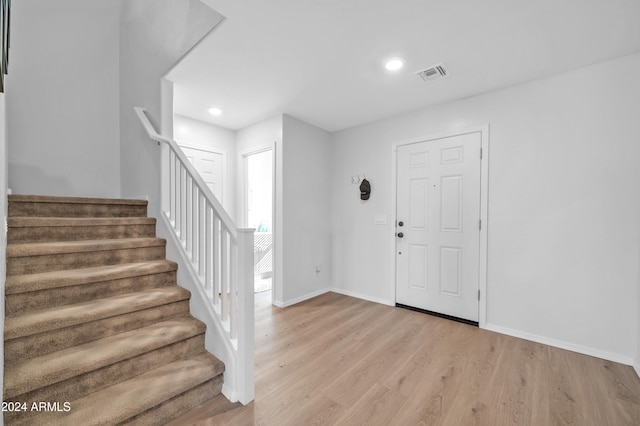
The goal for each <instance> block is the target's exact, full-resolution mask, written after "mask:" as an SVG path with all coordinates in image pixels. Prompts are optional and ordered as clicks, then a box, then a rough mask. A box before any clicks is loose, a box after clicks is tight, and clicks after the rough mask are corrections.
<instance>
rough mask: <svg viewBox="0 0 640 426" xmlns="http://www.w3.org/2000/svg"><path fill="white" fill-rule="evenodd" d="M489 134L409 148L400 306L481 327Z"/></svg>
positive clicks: (401, 152)
mask: <svg viewBox="0 0 640 426" xmlns="http://www.w3.org/2000/svg"><path fill="white" fill-rule="evenodd" d="M480 150H481V133H480V132H475V133H469V134H464V135H457V136H452V137H446V138H442V139H436V140H429V141H424V142H418V143H413V144H409V145H401V146H399V147H398V151H397V180H396V196H397V200H396V203H397V204H396V205H397V212H396V217H397V223H396V301H397V303H400V304H403V305H407V306H412V307H416V308H420V309H424V310H428V311H433V312H438V313H441V314H446V315H450V316H454V317H458V318H463V319H466V320H470V321H476V322H477V321H478V288H479V265H480V165H481V161H480V155H481V152H480Z"/></svg>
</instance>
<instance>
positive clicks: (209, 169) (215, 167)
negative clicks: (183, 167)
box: [180, 146, 223, 203]
mask: <svg viewBox="0 0 640 426" xmlns="http://www.w3.org/2000/svg"><path fill="white" fill-rule="evenodd" d="M180 148H182V151H183V152H184V155H186V156H187V158H188V159H189V161H190V162H191V164H193V166H194V167H195V168H196V170H197V171H198V173H200V176H202V180H204V183H206V184H207V186H208V187H209V189H211V192H213V195H215V196H216V198H217V199H218V201H220V203H223V201H222V195H223V194H222V154H220V153H217V152H211V151H205V150H202V149H197V148H189V147H185V146H181V147H180Z"/></svg>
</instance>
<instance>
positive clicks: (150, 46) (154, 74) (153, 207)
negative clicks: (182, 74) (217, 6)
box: [120, 0, 222, 217]
mask: <svg viewBox="0 0 640 426" xmlns="http://www.w3.org/2000/svg"><path fill="white" fill-rule="evenodd" d="M221 20H222V17H221V16H220V15H219V14H217V13H216V12H215V11H213V10H212V9H210V8H209V7H207V6H205V5H203V4H202V3H201V2H200V1H199V0H189V1H184V0H136V1H135V2H129V1H125V2H123V4H122V8H121V16H120V144H121V145H120V173H121V193H122V195H123V196H125V197H126V196H148V197H149V212H150V214H151V215H153V216H156V217H158V216H159V215H160V185H159V181H160V161H159V160H160V150H159V149H158V146H157V144H155V143H154V142H151V141H150V140H149V139H148V138H147V137H146V135H145V133H144V131H143V129H142V126H141V124H140V122H139V120H138V118H137V117H136V116H135V113H134V112H133V107H134V106H139V107H144V108H145V109H146V110H147V113H148V115H149V118H150V120H151V122H152V123H153V124H154V126H155V127H156V129H158V130H160V129H161V128H162V129H164V128H166V127H165V126H161V125H160V124H161V123H160V120H161V110H162V107H161V79H162V78H163V76H164V75H165V74H167V73H168V72H169V70H170V69H171V68H172V67H173V66H174V65H175V64H176V63H177V62H178V61H179V60H180V58H182V56H183V55H185V54H186V53H187V52H188V51H189V49H191V48H192V47H193V46H194V45H195V44H196V43H197V42H198V41H199V40H200V39H201V38H202V37H204V36H205V35H206V34H207V33H209V32H210V31H211V30H212V29H213V28H215V27H216V25H217V24H218V23H219V22H220V21H221Z"/></svg>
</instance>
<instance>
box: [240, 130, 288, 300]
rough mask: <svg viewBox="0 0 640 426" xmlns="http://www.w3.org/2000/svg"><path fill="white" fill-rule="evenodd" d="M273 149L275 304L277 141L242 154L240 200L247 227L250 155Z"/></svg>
mask: <svg viewBox="0 0 640 426" xmlns="http://www.w3.org/2000/svg"><path fill="white" fill-rule="evenodd" d="M268 151H271V228H272V231H271V234H272V237H271V238H272V245H273V247H272V248H271V304H274V302H275V300H276V291H275V286H276V275H277V273H278V271H277V269H276V257H277V255H278V252H277V250H276V240H277V239H276V232H279V230H278V228H277V226H276V142H273V143H272V144H271V145H269V146H264V147H262V148H257V149H254V150H252V151H248V152H243V153H241V154H240V157H241V158H242V171H241V173H242V174H241V176H242V182H241V183H240V184H241V187H242V200H241V201H240V216H239V217H240V218H241V220H242V226H243V227H245V228H246V227H247V222H248V220H249V217H248V213H247V202H248V194H249V167H248V163H249V157H250V156H252V155H255V154H261V153H263V152H268Z"/></svg>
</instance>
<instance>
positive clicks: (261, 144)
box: [235, 116, 284, 305]
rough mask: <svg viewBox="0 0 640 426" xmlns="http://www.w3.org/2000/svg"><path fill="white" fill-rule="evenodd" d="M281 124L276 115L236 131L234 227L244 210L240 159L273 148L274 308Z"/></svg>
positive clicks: (279, 285) (279, 287)
mask: <svg viewBox="0 0 640 426" xmlns="http://www.w3.org/2000/svg"><path fill="white" fill-rule="evenodd" d="M282 122H283V117H282V116H277V117H273V118H270V119H268V120H264V121H262V122H260V123H256V124H254V125H252V126H249V127H245V128H244V129H241V130H238V132H237V133H236V194H237V197H236V218H235V219H236V224H237V225H238V226H240V227H243V226H245V224H244V223H243V222H244V211H245V208H246V206H245V200H244V196H243V194H244V184H245V183H244V181H245V178H244V173H245V169H244V156H245V155H247V154H251V153H254V152H256V151H261V150H264V149H269V148H271V149H273V150H274V151H275V153H274V158H275V160H274V165H273V166H274V172H275V185H274V187H273V196H274V209H275V218H274V221H273V227H274V229H273V238H274V241H273V243H274V250H273V278H272V279H273V293H272V298H273V301H274V302H275V303H276V304H277V305H282V304H283V300H284V296H283V281H282V277H283V275H282V273H281V272H282V271H283V269H284V267H283V265H284V263H283V262H284V256H283V240H282V229H283V226H284V222H283V178H282V164H283V162H282V151H283V150H282V148H283V144H282Z"/></svg>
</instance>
